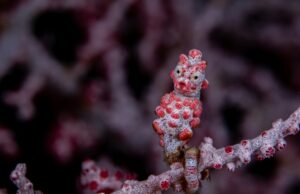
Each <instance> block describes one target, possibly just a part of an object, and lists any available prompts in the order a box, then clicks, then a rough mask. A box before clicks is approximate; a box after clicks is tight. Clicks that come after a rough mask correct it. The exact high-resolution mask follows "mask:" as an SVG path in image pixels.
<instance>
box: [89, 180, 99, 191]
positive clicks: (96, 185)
mask: <svg viewBox="0 0 300 194" xmlns="http://www.w3.org/2000/svg"><path fill="white" fill-rule="evenodd" d="M97 188H98V183H97V182H96V181H92V182H90V183H89V189H90V190H92V191H96V190H97Z"/></svg>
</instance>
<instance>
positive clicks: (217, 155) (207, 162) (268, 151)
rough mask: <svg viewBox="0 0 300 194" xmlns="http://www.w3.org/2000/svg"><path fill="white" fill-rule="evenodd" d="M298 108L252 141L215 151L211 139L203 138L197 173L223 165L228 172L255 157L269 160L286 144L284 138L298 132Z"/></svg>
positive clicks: (299, 114) (299, 120)
mask: <svg viewBox="0 0 300 194" xmlns="http://www.w3.org/2000/svg"><path fill="white" fill-rule="evenodd" d="M299 125H300V107H299V108H298V109H297V110H296V111H295V112H294V113H293V114H291V116H290V117H289V118H288V119H286V120H285V121H282V120H281V119H279V120H277V121H276V122H274V123H273V127H272V128H271V129H269V130H267V131H263V132H262V133H261V134H260V135H259V136H257V137H256V138H254V139H252V140H242V141H241V143H239V144H235V145H233V146H227V147H225V148H220V149H215V148H214V147H213V145H212V143H213V142H212V139H210V138H205V141H204V143H202V144H201V146H200V150H201V156H200V164H199V167H198V170H199V172H202V171H203V170H204V169H206V168H210V167H213V168H216V169H220V168H222V166H223V165H224V164H226V165H227V168H228V169H229V170H234V169H235V168H236V167H238V166H240V165H242V164H247V163H249V162H250V161H251V156H252V155H255V156H256V158H257V159H258V160H263V159H265V158H270V157H272V156H273V155H274V154H275V151H276V150H282V149H283V148H284V147H285V145H286V142H285V140H284V137H286V136H288V135H295V134H296V133H298V132H299Z"/></svg>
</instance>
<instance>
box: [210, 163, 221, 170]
mask: <svg viewBox="0 0 300 194" xmlns="http://www.w3.org/2000/svg"><path fill="white" fill-rule="evenodd" d="M212 167H213V168H214V169H221V168H222V164H220V163H214V164H213V165H212Z"/></svg>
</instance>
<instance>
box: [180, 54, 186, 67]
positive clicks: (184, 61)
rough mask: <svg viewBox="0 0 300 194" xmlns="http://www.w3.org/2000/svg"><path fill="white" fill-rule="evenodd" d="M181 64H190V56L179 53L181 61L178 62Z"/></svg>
mask: <svg viewBox="0 0 300 194" xmlns="http://www.w3.org/2000/svg"><path fill="white" fill-rule="evenodd" d="M178 64H179V65H186V64H188V58H187V56H186V55H185V54H180V55H179V62H178Z"/></svg>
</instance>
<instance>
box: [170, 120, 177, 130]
mask: <svg viewBox="0 0 300 194" xmlns="http://www.w3.org/2000/svg"><path fill="white" fill-rule="evenodd" d="M168 125H169V127H172V128H175V127H178V125H177V124H176V123H174V122H172V121H169V122H168Z"/></svg>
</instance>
